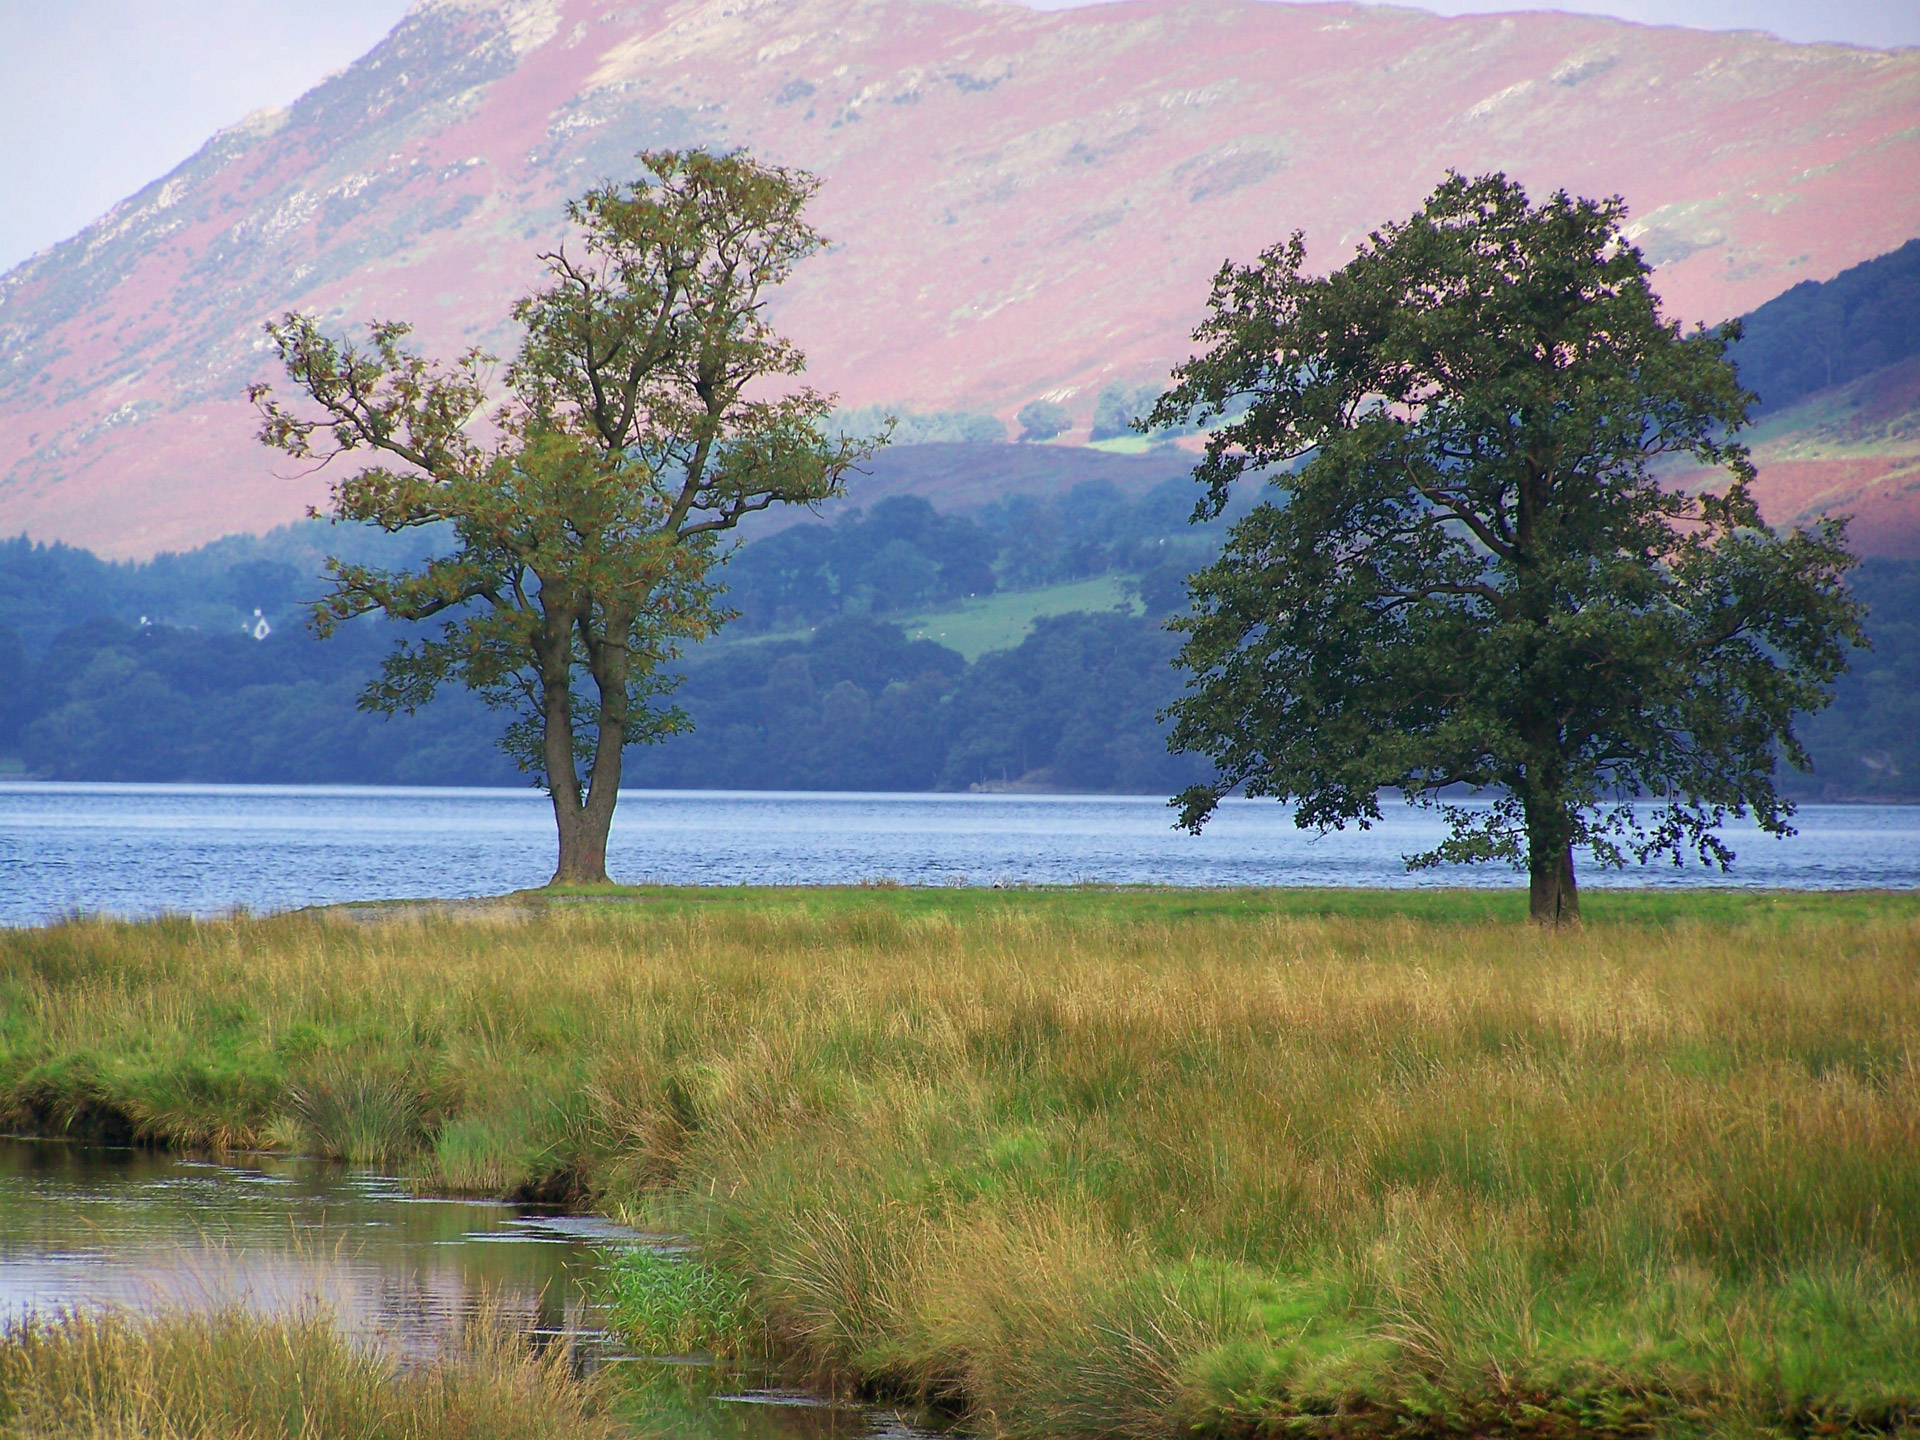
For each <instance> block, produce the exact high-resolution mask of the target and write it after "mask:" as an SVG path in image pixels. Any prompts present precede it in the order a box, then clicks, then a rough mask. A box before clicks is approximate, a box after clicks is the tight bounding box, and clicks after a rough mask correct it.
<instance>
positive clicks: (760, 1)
mask: <svg viewBox="0 0 1920 1440" xmlns="http://www.w3.org/2000/svg"><path fill="white" fill-rule="evenodd" d="M688 143H706V144H713V145H739V144H744V145H750V146H751V147H753V148H754V149H755V151H756V152H757V153H759V154H761V155H763V156H765V157H767V158H769V159H772V160H776V161H780V162H783V163H789V164H796V165H801V166H805V167H807V168H808V169H811V170H813V171H815V172H816V173H818V174H819V175H820V176H822V177H823V180H824V189H823V190H822V193H821V195H820V198H819V202H818V205H817V208H816V218H817V220H818V223H819V224H820V226H821V228H822V229H823V230H824V231H825V232H826V233H827V234H828V235H829V236H831V237H832V239H833V241H834V246H833V248H832V250H831V251H830V252H829V253H827V254H825V255H823V256H821V257H819V258H817V259H815V260H813V261H811V262H809V263H808V264H807V265H806V266H805V267H803V269H802V270H801V272H800V274H799V275H798V276H797V277H796V279H795V281H794V283H793V285H792V287H791V288H790V290H789V292H788V293H787V294H785V295H784V296H783V297H782V298H781V301H780V315H779V318H780V320H781V321H782V323H783V324H784V325H785V326H786V327H787V328H788V329H789V330H790V331H791V332H792V333H793V334H794V336H795V337H796V338H797V339H798V340H799V341H800V342H801V343H802V344H803V345H804V346H805V347H806V348H807V349H808V351H809V353H810V355H811V356H812V359H813V376H812V378H813V379H814V380H815V382H816V383H817V384H819V385H821V386H822V387H823V388H826V389H830V390H834V391H838V392H840V393H841V395H842V396H843V398H844V401H845V403H847V404H848V405H850V406H864V405H872V404H883V405H899V406H913V407H917V408H919V409H921V410H927V411H945V412H956V411H958V412H967V413H976V414H977V413H981V412H986V413H990V414H991V415H992V416H994V417H997V418H998V419H999V420H1001V421H1002V422H1003V423H1004V422H1007V421H1009V420H1010V419H1011V417H1012V415H1013V414H1014V412H1015V411H1016V410H1017V409H1018V408H1019V407H1020V406H1021V405H1022V404H1024V403H1026V402H1028V401H1030V400H1033V399H1036V398H1042V397H1044V398H1049V399H1053V400H1056V401H1059V402H1062V403H1064V404H1065V405H1066V407H1067V409H1068V410H1069V412H1070V414H1071V415H1072V417H1073V421H1074V425H1075V426H1076V427H1078V428H1077V429H1076V430H1075V431H1074V432H1073V433H1072V434H1070V435H1069V436H1068V437H1067V438H1069V439H1073V438H1084V437H1085V436H1086V435H1087V434H1088V432H1089V430H1090V428H1091V424H1092V421H1093V419H1094V417H1093V408H1094V401H1095V397H1096V396H1097V395H1098V394H1099V393H1100V392H1101V391H1102V390H1103V389H1104V388H1105V387H1106V386H1108V385H1109V384H1110V383H1114V382H1118V383H1120V384H1122V385H1126V386H1139V385H1141V384H1147V383H1152V382H1154V381H1156V380H1158V379H1159V378H1161V377H1163V376H1164V375H1165V373H1166V369H1167V367H1168V366H1169V365H1170V364H1171V363H1173V362H1175V361H1177V360H1179V359H1181V358H1183V357H1184V356H1185V354H1186V353H1187V350H1188V346H1189V340H1188V336H1189V334H1190V331H1191V329H1192V326H1193V325H1194V323H1195V321H1196V320H1197V319H1198V318H1199V316H1200V313H1201V310H1202V308H1203V306H1204V302H1205V297H1206V292H1207V283H1208V279H1209V277H1210V276H1211V274H1212V273H1213V271H1214V270H1215V268H1216V267H1217V266H1218V265H1219V263H1220V262H1221V260H1222V259H1223V258H1226V257H1229V256H1232V257H1236V258H1239V259H1247V258H1250V257H1251V256H1252V255H1253V254H1255V253H1256V252H1257V251H1258V250H1259V249H1260V248H1261V247H1262V246H1264V245H1266V244H1269V243H1272V242H1273V241H1275V240H1278V239H1280V238H1282V237H1284V236H1285V235H1286V234H1287V233H1288V232H1289V231H1291V230H1293V229H1295V228H1296V227H1297V228H1300V229H1303V230H1304V231H1305V232H1306V235H1307V241H1308V245H1309V254H1310V256H1311V260H1312V263H1313V264H1315V265H1316V266H1331V265H1335V264H1338V263H1340V261H1342V260H1343V259H1344V258H1345V257H1346V256H1347V254H1349V253H1350V252H1351V249H1352V247H1353V245H1354V244H1355V243H1356V241H1357V240H1358V239H1359V238H1360V237H1362V236H1364V235H1365V234H1366V233H1367V231H1368V230H1369V229H1370V228H1372V227H1374V226H1377V225H1378V224H1380V223H1381V222H1383V221H1386V220H1390V219H1393V218H1396V217H1399V216H1404V215H1406V214H1407V213H1409V212H1410V211H1411V209H1412V208H1413V207H1414V206H1415V205H1416V204H1417V203H1418V202H1419V200H1420V198H1421V197H1422V196H1423V195H1424V194H1425V193H1426V192H1427V191H1428V190H1430V189H1431V187H1432V186H1433V185H1434V183H1435V182H1436V181H1437V180H1438V179H1439V177H1440V175H1441V173H1442V171H1443V170H1444V169H1446V168H1447V167H1449V166H1455V167H1459V168H1461V169H1464V170H1468V171H1482V170H1487V169H1494V168H1500V169H1505V170H1507V171H1508V172H1510V173H1511V174H1513V175H1515V176H1516V177H1518V178H1520V179H1521V180H1523V181H1525V182H1526V183H1527V184H1528V185H1529V186H1531V187H1533V188H1534V189H1535V190H1536V191H1542V192H1544V191H1547V190H1550V189H1553V188H1555V187H1560V186H1565V187H1568V188H1570V189H1572V190H1575V191H1578V192H1580V193H1583V194H1589V195H1605V194H1613V193H1619V194H1621V195H1623V196H1624V197H1625V198H1626V199H1627V201H1628V203H1629V204H1630V205H1631V206H1632V209H1633V216H1634V219H1633V227H1634V228H1633V232H1632V233H1633V235H1634V237H1635V238H1636V240H1637V241H1638V243H1640V244H1641V245H1642V246H1643V248H1644V249H1645V251H1646V253H1647V255H1648V256H1649V258H1650V259H1652V260H1653V261H1654V262H1655V263H1656V264H1657V265H1658V266H1659V277H1658V283H1659V286H1660V289H1661V292H1662V294H1663V295H1664V296H1665V297H1666V300H1667V302H1668V305H1669V308H1670V309H1671V311H1672V312H1673V313H1674V314H1676V315H1677V316H1680V317H1682V318H1684V319H1686V320H1689V321H1694V320H1706V321H1718V320H1721V319H1724V318H1726V317H1727V316H1730V315H1734V314H1739V313H1742V312H1745V311H1749V310H1752V309H1753V308H1754V307H1755V306H1757V305H1760V304H1761V303H1762V302H1765V301H1767V300H1770V299H1772V298H1773V297H1774V296H1775V295H1777V294H1779V293H1780V292H1781V291H1782V290H1785V289H1786V288H1787V287H1789V286H1790V285H1792V284H1794V282H1796V281H1798V280H1800V279H1802V278H1803V277H1811V278H1814V279H1821V278H1824V277H1827V276H1832V275H1834V274H1836V273H1838V272H1839V271H1842V270H1844V269H1846V268H1847V267H1848V266H1851V265H1855V264H1857V263H1858V262H1860V261H1862V260H1866V259H1868V258H1869V257H1871V256H1874V255H1878V254H1881V253H1882V252H1885V251H1887V250H1890V249H1892V248H1893V247H1894V246H1896V245H1899V244H1900V243H1901V242H1903V241H1905V240H1907V239H1909V238H1911V237H1912V236H1914V235H1917V234H1920V186H1916V185H1915V184H1914V183H1913V178H1912V177H1913V176H1914V175H1915V174H1920V51H1915V50H1900V51H1890V52H1876V51H1870V50H1861V49H1856V48H1851V47H1846V46H1839V45H1812V46H1810V45H1792V44H1787V43H1784V42H1781V41H1778V40H1774V39H1771V38H1769V37H1767V36H1764V35H1759V34H1753V33H1711V32H1706V31H1697V30H1681V29H1662V28H1656V27H1650V26H1642V25H1632V24H1626V23H1622V22H1618V21H1613V20H1608V19H1601V18H1594V17H1587V16H1574V15H1565V14H1556V13H1531V14H1514V15H1495V16H1467V17H1460V18H1454V19H1443V18H1440V17H1437V16H1434V15H1431V14H1426V13H1423V12H1420V11H1416V10H1412V9H1404V8H1397V7H1392V6H1385V5H1380V6H1375V5H1357V4H1324V5H1291V4H1289V5H1274V4H1264V3H1259V0H1123V3H1113V4H1102V5H1094V6H1088V7H1084V8H1078V9H1073V10H1069V11H1060V12H1051V13H1048V12H1038V11H1034V10H1032V9H1029V8H1027V7H1025V6H1022V5H1018V4H1013V3H1003V0H779V3H767V0H757V3H756V0H744V3H743V0H629V3H622V4H620V5H608V4H606V3H604V0H419V3H417V4H416V5H415V6H414V8H413V9H412V10H411V11H410V12H409V13H408V15H407V17H406V18H405V20H404V21H403V22H402V23H401V24H400V25H399V26H398V27H397V28H396V29H395V30H394V31H393V33H392V34H391V35H390V36H389V37H388V38H387V39H386V40H384V41H383V42H382V43H381V44H380V45H379V46H377V47H375V48H374V49H373V50H372V51H371V52H370V53H369V54H367V55H366V56H365V57H364V58H363V59H361V60H360V61H358V62H356V63H355V64H354V65H353V66H352V67H350V68H349V69H348V70H346V71H344V72H342V73H341V74H339V75H337V76H335V77H333V78H332V79H330V80H328V81H327V82H326V83H324V84H322V85H320V86H319V87H317V88H316V89H315V90H313V91H312V92H311V93H309V94H308V95H306V96H305V97H303V98H302V99H301V100H300V101H299V102H298V103H297V104H295V105H293V106H292V107H290V108H289V109H288V110H286V111H284V112H277V113H273V114H267V115H261V116H256V117H254V118H252V119H251V120H249V121H248V122H246V123H245V124H243V125H240V126H237V127H235V128H233V129H232V130H229V131H226V132H224V133H222V134H220V135H218V136H216V137H214V138H213V139H212V140H210V141H209V142H208V144H207V145H206V147H205V148H204V149H202V150H201V151H200V153H199V154H197V155H196V156H194V157H193V158H192V159H191V160H189V161H187V162H186V163H185V164H183V165H182V166H180V167H179V168H178V169H177V170H175V171H174V172H173V173H171V174H169V175H167V176H164V177H161V178H159V179H156V180H155V181H154V182H153V183H152V184H151V185H148V186H147V187H145V188H144V189H143V190H141V191H140V192H139V193H138V194H136V195H134V196H132V197H130V198H129V199H128V200H126V201H125V202H123V203H122V204H121V205H119V206H117V207H115V209H114V210H113V211H111V212H110V213H109V214H107V215H105V216H103V217H102V218H101V219H100V220H99V221H97V222H95V223H94V224H93V225H90V226H89V227H87V228H86V229H85V230H83V231H82V232H81V233H80V234H78V235H76V236H75V237H73V238H72V239H71V240H69V241H67V242H65V243H63V244H61V245H58V246H55V247H53V248H52V249H51V250H49V251H47V252H45V253H43V254H41V255H38V256H36V257H34V258H33V259H31V260H29V261H27V262H26V263H25V264H23V265H21V266H19V267H17V268H16V269H14V270H13V271H11V272H9V273H8V274H7V275H5V276H4V277H0V534H13V533H18V532H19V531H21V530H23V529H24V530H25V531H27V532H28V533H30V534H31V535H32V536H33V537H35V538H36V539H42V540H55V539H57V540H66V541H69V542H72V543H76V544H83V545H86V546H88V547H90V548H92V549H94V550H96V551H98V552H100V553H102V554H106V555H112V556H119V557H127V556H143V555H151V554H153V553H155V552H156V551H160V550H165V549H178V548H184V547H189V546H192V545H196V544H199V543H201V542H203V541H206V540H209V539H212V538H213V537H215V536H217V535H220V534H225V533H230V532H235V531H249V532H256V533H257V532H260V531H263V530H266V529H268V528H269V527H271V526H273V525H275V524H278V523H281V522H284V521H287V520H290V519H293V518H295V517H296V516H297V515H299V514H300V513H301V509H302V507H303V506H304V505H305V504H307V503H309V502H312V501H314V500H316V499H318V498H319V497H320V496H321V495H322V494H323V493H324V480H323V478H322V477H316V476H311V475H308V476H303V477H294V476H289V477H286V478H283V477H281V476H279V475H276V473H275V470H274V462H273V461H272V459H271V458H270V457H269V456H268V455H267V454H266V453H264V452H263V451H262V450H261V449H260V448H259V447H258V446H257V445H255V444H254V442H253V439H252V434H253V430H254V428H255V426H254V420H253V417H252V415H251V413H250V411H249V409H248V407H247V405H246V404H245V402H244V400H243V398H242V393H243V390H244V387H245V385H246V384H247V382H248V381H250V380H256V379H263V378H270V377H269V375H268V367H267V363H266V357H265V355H264V354H263V353H262V350H261V347H260V330H259V327H260V323H261V321H262V320H263V319H264V318H265V317H267V316H269V315H271V314H273V313H275V312H276V311H279V310H281V309H283V308H286V307H302V308H306V309H310V310H312V311H314V312H316V313H318V314H319V315H321V316H322V317H323V318H324V319H325V320H326V321H327V322H328V323H329V324H342V325H343V324H346V323H348V322H350V321H359V320H363V319H366V318H369V317H376V316H377V317H394V318H407V319H411V320H413V321H415V322H416V323H417V324H418V325H419V327H420V335H421V340H422V342H423V344H424V345H425V346H426V347H427V348H428V349H430V350H435V351H442V352H444V351H448V350H452V349H455V348H458V347H462V346H465V345H467V344H471V343H481V344H486V345H490V346H495V347H504V346H506V345H507V344H508V343H509V342H510V339H511V337H510V336H509V335H508V334H507V333H506V330H505V328H504V324H505V317H506V314H507V307H508V302H509V300H510V299H511V297H512V296H513V295H515V294H516V293H518V292H520V291H521V290H523V289H524V288H525V287H526V286H527V284H528V283H529V281H530V279H531V278H532V275H533V272H534V265H535V261H534V256H535V253H536V252H537V251H538V250H539V249H540V248H541V247H543V246H545V245H548V244H551V243H552V242H553V241H554V240H555V239H556V238H557V237H558V236H559V234H560V214H561V212H560V205H561V202H562V200H563V199H564V198H565V197H566V196H568V195H571V194H574V193H577V192H578V191H579V190H581V189H582V188H583V187H584V186H585V185H586V184H588V183H589V182H590V181H593V180H595V179H597V178H600V177H604V176H614V175H622V174H626V173H630V171H631V156H632V154H633V152H634V151H635V150H636V149H638V148H640V147H642V146H646V145H663V144H688Z"/></svg>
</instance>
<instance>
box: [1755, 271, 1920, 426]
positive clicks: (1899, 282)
mask: <svg viewBox="0 0 1920 1440" xmlns="http://www.w3.org/2000/svg"><path fill="white" fill-rule="evenodd" d="M1916 352H1920V240H1909V241H1908V242H1907V243H1906V244H1905V245H1902V246H1901V247H1900V248H1899V249H1898V250H1894V251H1892V252H1890V253H1888V254H1886V255H1881V256H1878V257H1876V258H1875V259H1872V260H1868V261H1866V262H1865V263H1864V264H1860V265H1855V266H1853V267H1852V268H1851V269H1848V270H1842V271H1841V272H1840V273H1839V274H1838V275H1836V276H1834V277H1833V279H1831V280H1828V281H1826V282H1824V283H1821V282H1817V281H1813V280H1805V281H1802V282H1801V283H1800V284H1798V285H1796V286H1794V287H1793V288H1792V289H1791V290H1789V291H1787V292H1786V293H1785V294H1784V295H1776V296H1775V297H1774V298H1773V299H1771V300H1769V301H1768V302H1767V303H1766V304H1764V305H1762V306H1761V307H1760V308H1759V309H1757V310H1755V311H1753V312H1752V313H1751V314H1749V315H1747V316H1745V317H1743V318H1742V320H1741V322H1740V338H1739V339H1738V340H1737V341H1736V342H1735V343H1734V344H1733V345H1732V346H1730V347H1729V349H1728V356H1729V358H1731V359H1732V360H1733V361H1734V363H1735V364H1736V365H1738V366H1739V369H1740V383H1741V384H1742V385H1744V386H1746V387H1747V388H1748V389H1749V390H1751V391H1753V392H1754V395H1755V396H1756V397H1757V401H1758V405H1759V407H1760V408H1762V409H1763V410H1766V411H1775V410H1779V409H1782V408H1783V407H1785V406H1787V405H1791V404H1792V403H1793V402H1794V401H1795V400H1798V399H1799V398H1800V397H1801V396H1803V395H1809V394H1811V393H1812V392H1813V391H1815V390H1823V389H1825V388H1826V387H1827V386H1829V385H1839V384H1843V383H1845V382H1846V381H1848V380H1852V379H1855V378H1857V377H1859V376H1862V375H1866V374H1870V373H1871V372H1873V371H1875V370H1878V369H1880V368H1882V367H1883V366H1887V365H1891V364H1893V363H1894V362H1895V361H1897V360H1904V359H1905V358H1906V357H1907V356H1909V355H1912V354H1914V353H1916Z"/></svg>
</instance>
